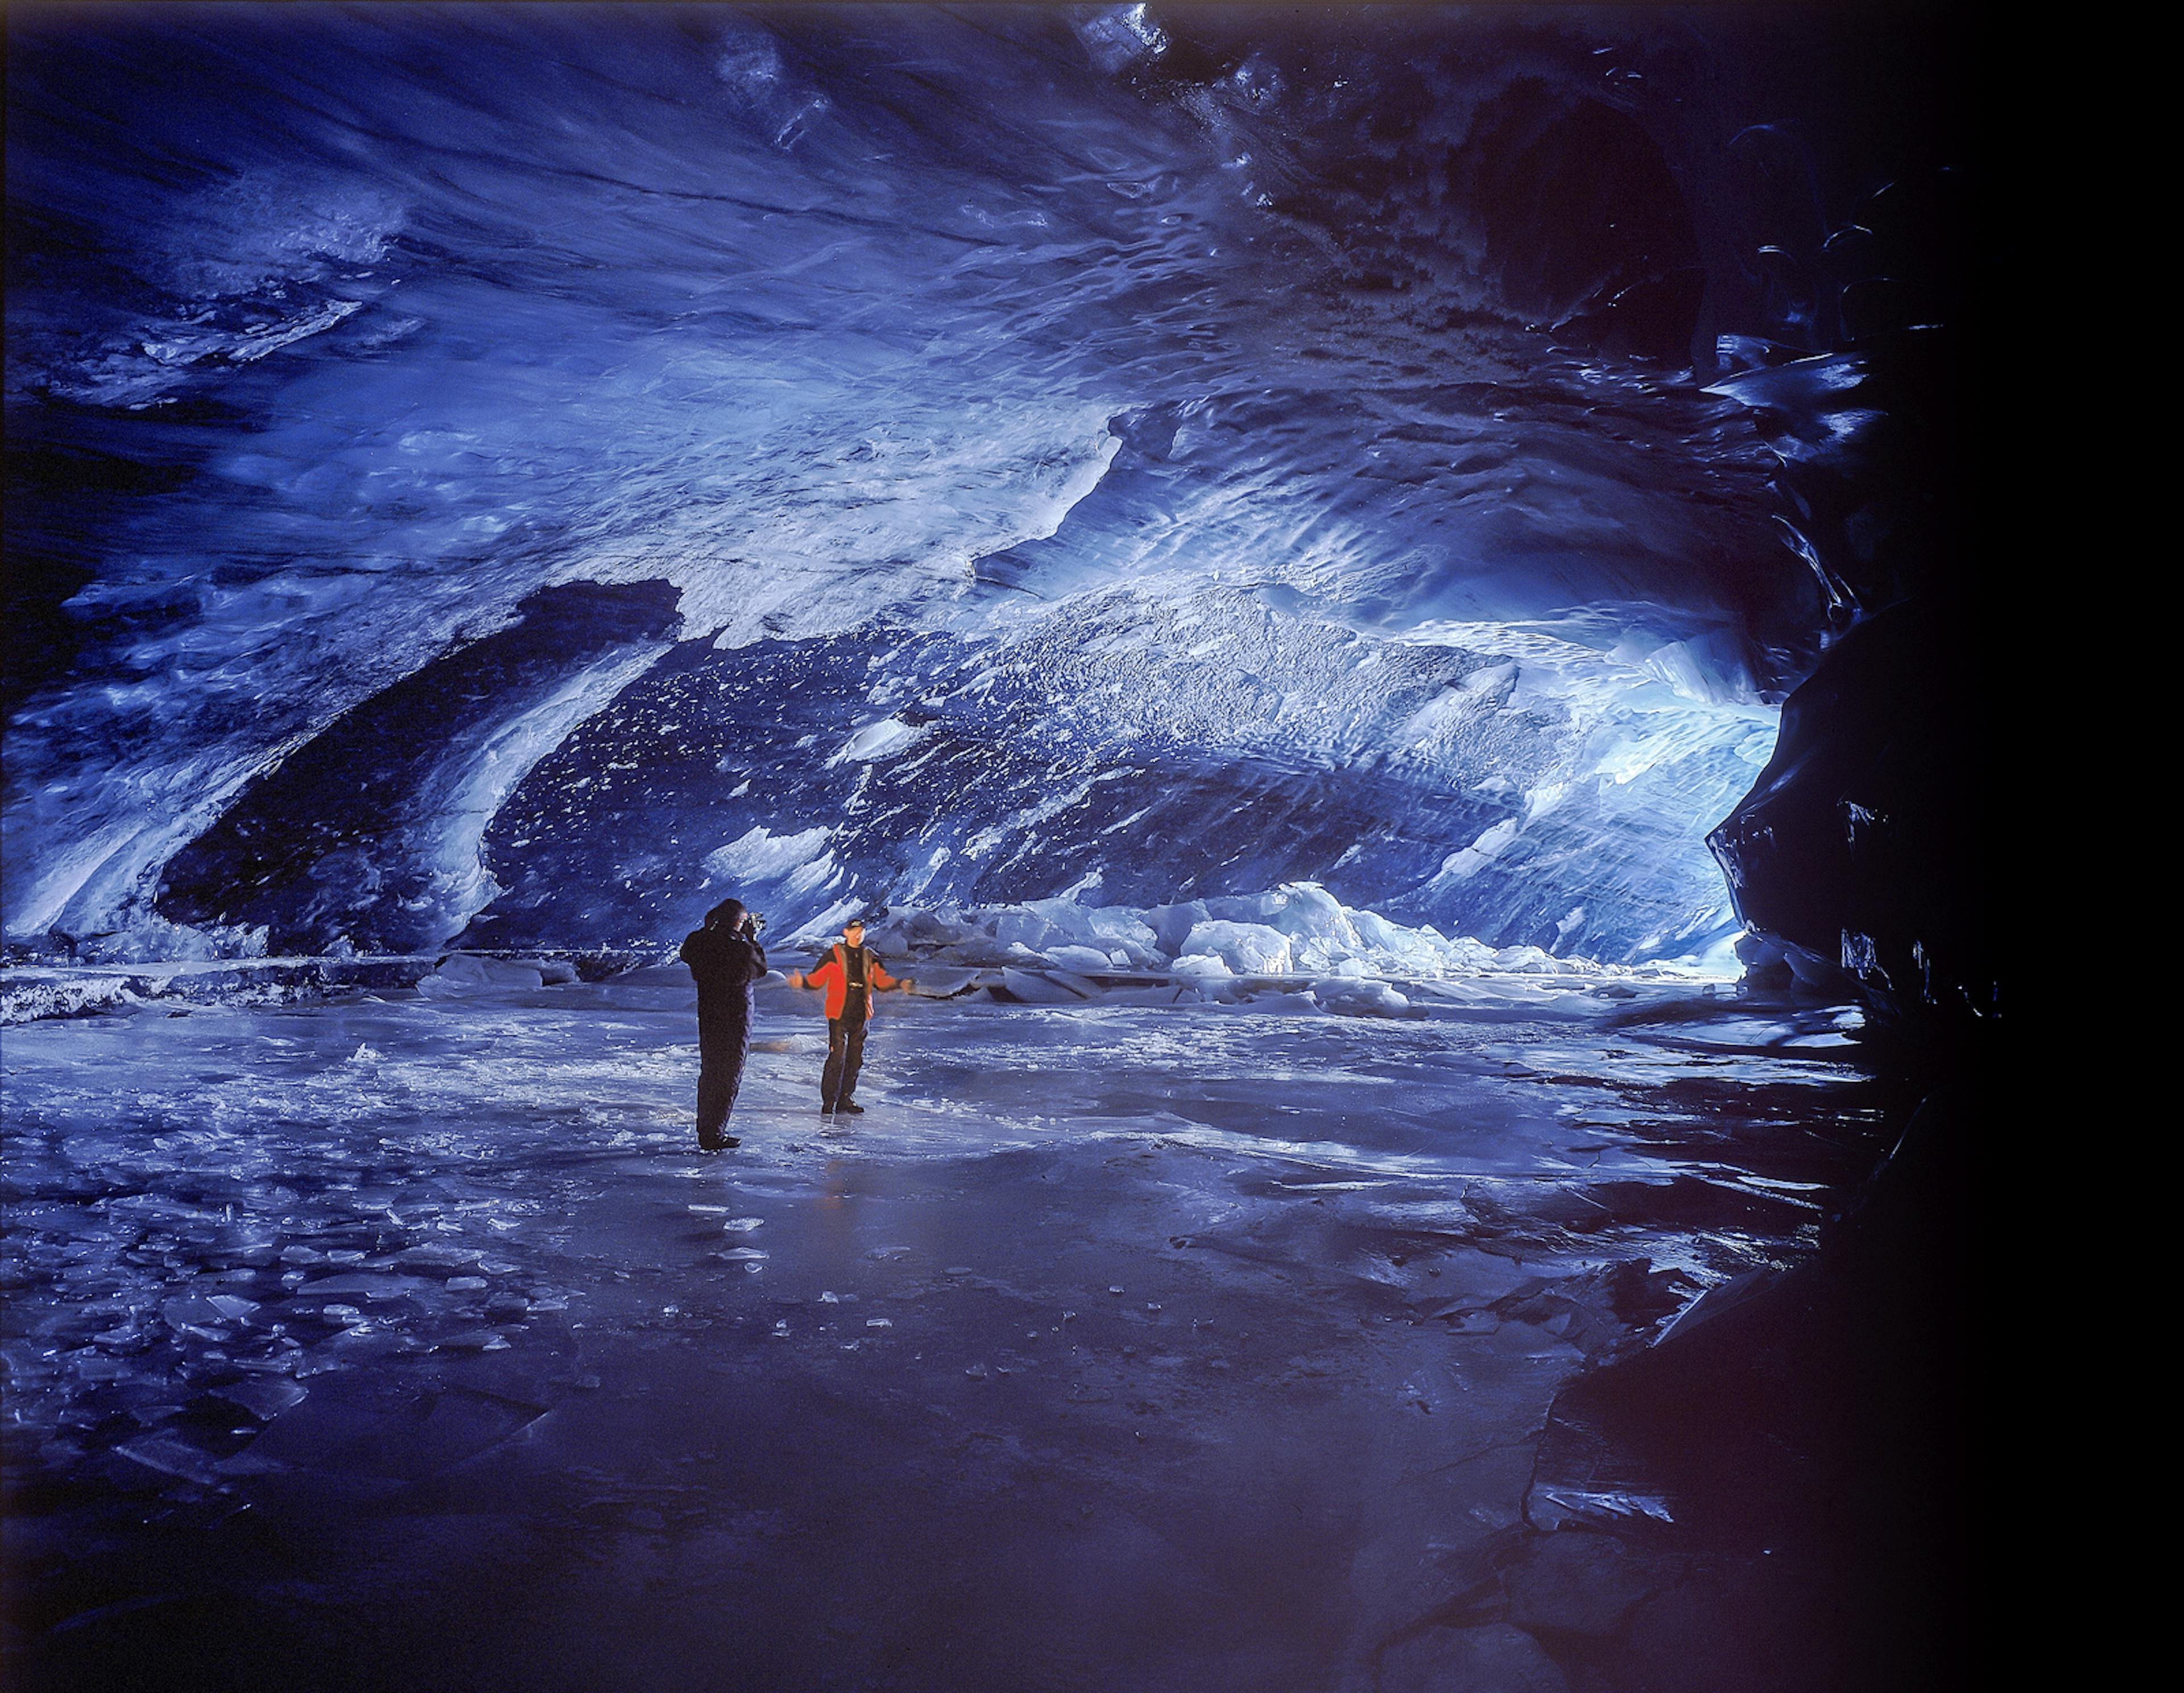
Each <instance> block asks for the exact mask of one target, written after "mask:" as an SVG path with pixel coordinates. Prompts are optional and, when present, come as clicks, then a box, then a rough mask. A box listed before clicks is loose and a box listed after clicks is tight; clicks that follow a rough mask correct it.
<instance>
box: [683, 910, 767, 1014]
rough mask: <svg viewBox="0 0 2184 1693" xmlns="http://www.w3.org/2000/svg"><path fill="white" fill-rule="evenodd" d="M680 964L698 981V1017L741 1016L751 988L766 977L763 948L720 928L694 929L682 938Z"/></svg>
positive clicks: (746, 1009)
mask: <svg viewBox="0 0 2184 1693" xmlns="http://www.w3.org/2000/svg"><path fill="white" fill-rule="evenodd" d="M682 962H683V963H684V964H688V965H689V966H690V974H691V975H694V976H695V977H696V978H697V979H698V1015H699V1017H701V1018H710V1017H716V1016H725V1017H743V1016H746V1015H748V1014H749V1011H750V994H749V992H748V991H747V990H748V989H749V986H750V985H751V984H752V983H753V982H755V981H757V980H758V979H759V978H760V976H762V975H765V974H766V948H765V947H761V946H760V945H759V943H758V942H757V941H750V940H746V939H744V936H740V935H731V934H728V933H727V931H726V930H720V929H694V930H691V931H690V933H689V934H688V935H686V936H683V939H682Z"/></svg>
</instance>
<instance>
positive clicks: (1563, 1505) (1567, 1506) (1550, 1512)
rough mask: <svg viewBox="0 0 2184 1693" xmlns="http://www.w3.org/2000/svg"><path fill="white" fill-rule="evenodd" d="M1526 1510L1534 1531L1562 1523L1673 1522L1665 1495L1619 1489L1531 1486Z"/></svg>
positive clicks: (1556, 1526) (1559, 1525) (1673, 1518)
mask: <svg viewBox="0 0 2184 1693" xmlns="http://www.w3.org/2000/svg"><path fill="white" fill-rule="evenodd" d="M1528 1511H1529V1516H1530V1518H1531V1522H1532V1526H1533V1527H1534V1528H1550V1529H1552V1528H1562V1527H1563V1525H1565V1524H1566V1523H1630V1522H1634V1521H1636V1520H1637V1519H1639V1518H1641V1517H1646V1518H1651V1519H1652V1521H1654V1522H1656V1523H1674V1521H1675V1520H1676V1519H1675V1515H1674V1511H1673V1510H1672V1508H1671V1506H1670V1504H1669V1498H1668V1495H1665V1494H1659V1493H1632V1492H1626V1491H1624V1489H1619V1488H1604V1489H1596V1490H1595V1489H1585V1488H1571V1487H1546V1486H1541V1487H1535V1488H1534V1489H1532V1491H1531V1493H1530V1495H1529V1506H1528Z"/></svg>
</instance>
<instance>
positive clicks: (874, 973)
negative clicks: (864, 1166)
mask: <svg viewBox="0 0 2184 1693" xmlns="http://www.w3.org/2000/svg"><path fill="white" fill-rule="evenodd" d="M788 985H789V986H791V987H817V988H823V989H825V990H826V993H827V1068H826V1069H825V1070H823V1071H822V1072H821V1074H820V1077H819V1111H820V1115H822V1116H827V1115H833V1113H834V1112H836V1111H845V1112H848V1113H850V1114H851V1115H857V1116H861V1115H863V1114H864V1109H865V1108H864V1107H863V1106H861V1105H860V1104H857V1102H856V1099H855V1094H856V1091H857V1072H858V1071H859V1070H861V1068H863V1065H864V1062H865V1025H866V1023H867V1022H869V1021H870V1020H871V1019H872V995H873V994H874V993H876V992H877V993H884V992H887V991H888V990H889V988H896V987H900V988H910V987H915V986H917V983H916V982H914V981H910V980H908V979H907V978H904V979H901V980H897V979H896V978H895V977H894V976H891V975H889V974H888V973H887V969H886V967H885V966H884V965H883V964H881V963H880V960H879V954H878V953H875V952H873V951H872V949H871V948H870V947H866V945H865V925H864V924H863V923H862V922H861V921H860V920H859V919H856V918H854V917H853V918H851V919H850V920H849V921H848V922H847V923H844V925H842V939H841V943H840V944H839V945H838V946H835V947H831V948H829V949H828V951H827V961H826V962H825V963H824V964H821V965H820V966H819V968H818V969H816V970H798V971H794V972H793V973H792V974H791V975H790V976H789V978H788Z"/></svg>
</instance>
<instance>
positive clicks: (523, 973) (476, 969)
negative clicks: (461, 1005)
mask: <svg viewBox="0 0 2184 1693" xmlns="http://www.w3.org/2000/svg"><path fill="white" fill-rule="evenodd" d="M544 985H545V982H544V979H543V977H542V976H541V975H539V973H538V967H537V966H536V965H535V964H514V963H510V962H508V961H506V960H504V959H500V958H478V957H476V956H475V955H474V954H472V953H452V954H450V955H449V956H448V957H447V958H443V959H441V960H440V963H439V967H438V968H437V969H435V970H434V971H433V972H432V975H428V976H426V978H425V979H424V980H423V981H421V982H419V983H418V984H417V992H419V993H421V995H423V996H424V997H426V998H427V999H451V998H458V997H462V996H464V995H467V994H473V993H483V992H490V991H492V990H493V989H496V988H503V989H504V988H518V989H521V988H535V987H543V986H544Z"/></svg>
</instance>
